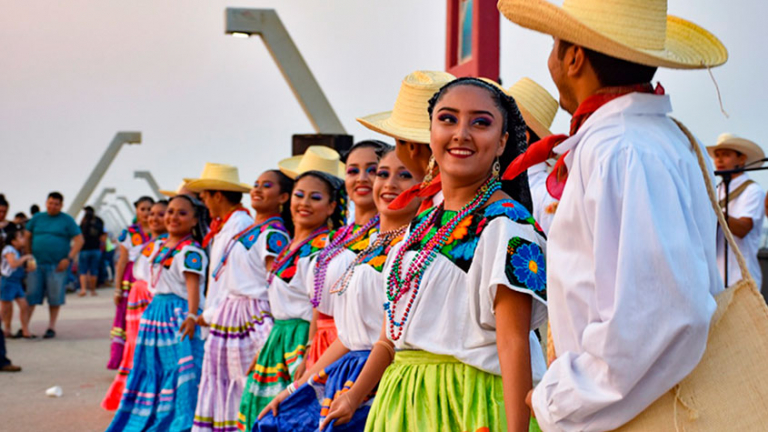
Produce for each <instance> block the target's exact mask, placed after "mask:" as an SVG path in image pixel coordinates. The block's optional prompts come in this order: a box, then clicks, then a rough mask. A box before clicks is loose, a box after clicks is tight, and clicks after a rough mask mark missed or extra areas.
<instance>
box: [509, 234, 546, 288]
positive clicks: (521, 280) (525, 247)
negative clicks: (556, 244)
mask: <svg viewBox="0 0 768 432" xmlns="http://www.w3.org/2000/svg"><path fill="white" fill-rule="evenodd" d="M506 262H507V265H506V269H505V273H506V275H507V279H509V282H510V283H511V284H512V285H515V286H519V287H522V288H528V289H529V290H531V291H534V292H537V293H539V292H541V293H543V292H544V290H545V288H546V286H547V270H546V267H545V262H544V254H543V253H542V251H541V248H540V247H539V245H537V244H535V243H531V242H529V241H527V240H523V239H521V238H520V237H514V238H512V239H511V240H509V244H508V245H507V261H506Z"/></svg>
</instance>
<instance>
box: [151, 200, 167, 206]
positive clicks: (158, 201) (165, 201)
mask: <svg viewBox="0 0 768 432" xmlns="http://www.w3.org/2000/svg"><path fill="white" fill-rule="evenodd" d="M155 204H162V205H164V206H166V207H168V204H169V203H168V200H167V199H161V200H157V201H155ZM155 204H152V205H155Z"/></svg>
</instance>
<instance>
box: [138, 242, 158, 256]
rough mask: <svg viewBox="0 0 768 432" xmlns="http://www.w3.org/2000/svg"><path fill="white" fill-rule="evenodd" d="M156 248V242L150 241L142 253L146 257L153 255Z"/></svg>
mask: <svg viewBox="0 0 768 432" xmlns="http://www.w3.org/2000/svg"><path fill="white" fill-rule="evenodd" d="M154 250H155V242H149V243H147V244H146V245H145V246H144V248H143V249H142V250H141V254H142V255H144V256H145V257H147V258H149V257H151V256H152V251H154Z"/></svg>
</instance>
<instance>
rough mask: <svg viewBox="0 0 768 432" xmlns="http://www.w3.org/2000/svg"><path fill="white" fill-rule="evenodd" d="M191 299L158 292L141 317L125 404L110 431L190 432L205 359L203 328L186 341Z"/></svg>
mask: <svg viewBox="0 0 768 432" xmlns="http://www.w3.org/2000/svg"><path fill="white" fill-rule="evenodd" d="M187 309H188V306H187V301H186V300H184V299H183V298H181V297H179V296H176V295H174V294H158V295H156V296H155V297H154V298H153V299H152V302H151V303H150V304H149V307H147V310H145V311H144V313H143V314H142V316H141V321H140V324H139V334H138V336H137V337H136V350H135V351H134V356H133V369H132V370H131V372H130V374H129V375H128V380H127V382H126V386H125V391H124V392H123V396H122V399H121V400H120V407H119V408H118V410H117V412H116V413H115V417H114V418H113V419H112V423H111V424H110V425H109V428H108V429H107V431H108V432H112V431H114V432H117V431H174V432H176V431H189V430H190V429H191V428H192V421H193V418H194V415H195V405H197V392H198V385H199V383H200V372H201V368H202V363H203V341H202V340H201V339H200V329H199V328H198V329H196V330H195V336H194V337H193V338H192V339H189V338H185V339H184V340H183V341H182V340H181V335H180V334H179V329H180V328H181V324H182V323H183V322H184V320H185V319H186V318H187V313H188V310H187Z"/></svg>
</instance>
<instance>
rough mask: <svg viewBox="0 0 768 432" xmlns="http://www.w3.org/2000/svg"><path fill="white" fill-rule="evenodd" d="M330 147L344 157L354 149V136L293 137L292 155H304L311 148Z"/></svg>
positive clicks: (304, 135) (318, 135)
mask: <svg viewBox="0 0 768 432" xmlns="http://www.w3.org/2000/svg"><path fill="white" fill-rule="evenodd" d="M313 145H321V146H326V147H330V148H332V149H334V150H336V151H337V152H339V154H341V155H343V154H344V153H346V152H347V151H348V150H349V149H350V148H351V147H352V135H331V134H303V135H294V136H293V146H292V148H291V151H292V155H293V156H298V155H300V154H304V152H305V151H307V148H308V147H309V146H313Z"/></svg>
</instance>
